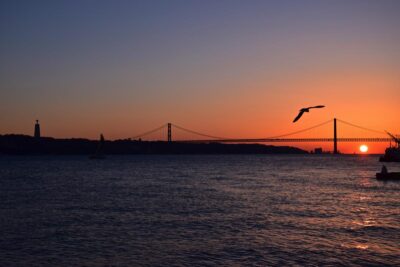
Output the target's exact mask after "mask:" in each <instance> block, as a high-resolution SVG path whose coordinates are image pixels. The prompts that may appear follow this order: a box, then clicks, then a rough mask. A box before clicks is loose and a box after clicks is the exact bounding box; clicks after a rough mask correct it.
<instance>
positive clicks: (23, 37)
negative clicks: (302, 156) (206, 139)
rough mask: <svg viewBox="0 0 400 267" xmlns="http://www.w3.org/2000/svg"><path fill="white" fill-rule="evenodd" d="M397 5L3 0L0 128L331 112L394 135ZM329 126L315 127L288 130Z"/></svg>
mask: <svg viewBox="0 0 400 267" xmlns="http://www.w3.org/2000/svg"><path fill="white" fill-rule="evenodd" d="M399 14H400V1H396V0H393V1H389V0H376V1H367V0H360V1H351V0H343V1H340V0H337V1H319V0H315V1H282V0H279V1H255V0H252V1H234V0H229V1H221V0H218V1H183V0H182V1H173V0H168V1H167V0H165V1H148V0H146V1H122V0H119V1H94V0H93V1H71V0H70V1H14V0H9V1H4V0H3V1H1V2H0V38H1V41H0V134H7V133H20V134H29V135H32V134H33V124H34V121H35V119H39V120H40V122H41V126H42V133H43V135H45V136H53V137H68V138H69V137H85V138H98V135H99V133H100V132H101V133H104V135H105V137H106V138H108V139H119V138H129V137H132V136H135V135H137V134H139V133H141V132H144V131H146V130H150V129H152V128H155V127H157V126H159V125H162V124H164V123H167V122H172V123H176V124H178V125H181V126H184V127H186V128H189V129H193V130H197V131H200V132H204V133H208V134H211V135H216V136H223V137H232V138H252V137H254V138H259V137H269V136H274V135H279V134H285V133H288V132H294V131H298V130H301V129H303V128H307V127H310V126H313V125H315V124H318V123H321V122H324V121H327V120H330V119H332V118H334V117H337V118H340V119H342V120H344V121H348V122H351V123H354V124H358V125H361V126H364V127H368V128H372V129H376V130H382V131H383V130H388V131H391V132H394V133H396V134H399V133H400V15H399ZM319 104H323V105H326V108H324V109H320V110H312V111H311V112H310V113H308V114H305V115H304V116H303V118H301V119H300V120H299V121H298V122H296V123H292V121H293V118H294V117H295V116H296V115H297V112H298V110H299V109H300V108H302V107H305V106H310V105H319ZM338 127H339V129H338V132H339V137H386V136H385V135H379V134H376V133H371V132H366V131H362V130H357V129H355V128H351V127H349V126H346V125H342V124H339V125H338ZM332 135H333V125H326V126H324V127H321V128H319V129H316V130H314V131H310V132H309V133H305V134H300V135H297V136H293V137H332ZM165 136H166V134H165ZM175 136H176V137H182V138H184V137H187V138H189V136H183V135H182V136H179V133H176V135H175ZM175 136H173V137H175ZM191 137H192V138H195V136H191ZM275 145H276V144H275ZM278 145H279V144H278ZM290 145H294V146H298V147H302V148H306V149H312V148H314V147H319V146H322V147H323V148H324V149H332V144H329V143H325V144H299V143H295V144H290ZM359 145H360V144H350V143H349V144H344V143H343V144H340V145H339V149H340V150H341V151H342V152H347V153H353V152H358V147H359ZM367 145H368V146H369V148H370V152H372V153H377V152H382V151H383V150H384V148H385V147H386V146H387V144H384V143H383V144H382V143H381V144H379V143H371V144H367Z"/></svg>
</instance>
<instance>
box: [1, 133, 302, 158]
mask: <svg viewBox="0 0 400 267" xmlns="http://www.w3.org/2000/svg"><path fill="white" fill-rule="evenodd" d="M98 143H99V142H98V141H97V140H89V139H83V138H71V139H56V138H52V137H41V138H34V137H32V136H28V135H17V134H7V135H0V153H2V154H13V155H16V154H22V155H25V154H53V155H73V154H87V155H90V154H93V153H94V152H95V151H96V148H97V146H98ZM104 153H105V154H109V155H112V154H115V155H116V154H306V153H307V151H304V150H302V149H299V148H295V147H289V146H271V145H262V144H222V143H217V142H215V143H186V142H166V141H139V140H130V139H123V140H114V141H105V142H104Z"/></svg>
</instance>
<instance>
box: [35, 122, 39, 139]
mask: <svg viewBox="0 0 400 267" xmlns="http://www.w3.org/2000/svg"><path fill="white" fill-rule="evenodd" d="M34 136H35V138H37V139H39V138H40V125H39V120H36V124H35V135H34Z"/></svg>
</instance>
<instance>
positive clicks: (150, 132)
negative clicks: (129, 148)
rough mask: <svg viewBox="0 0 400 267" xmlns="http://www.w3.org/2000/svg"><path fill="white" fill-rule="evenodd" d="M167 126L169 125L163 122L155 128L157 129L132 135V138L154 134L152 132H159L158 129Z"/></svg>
mask: <svg viewBox="0 0 400 267" xmlns="http://www.w3.org/2000/svg"><path fill="white" fill-rule="evenodd" d="M166 126H167V124H163V125H161V126H160V127H157V128H155V129H153V130H151V131H147V132H144V133H141V134H138V135H136V136H134V137H132V139H137V138H140V137H143V136H146V135H149V134H152V133H154V132H157V131H159V130H161V129H162V128H164V127H166Z"/></svg>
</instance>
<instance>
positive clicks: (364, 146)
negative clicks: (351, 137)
mask: <svg viewBox="0 0 400 267" xmlns="http://www.w3.org/2000/svg"><path fill="white" fill-rule="evenodd" d="M367 151H368V146H367V145H361V146H360V152H362V153H366V152H367Z"/></svg>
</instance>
